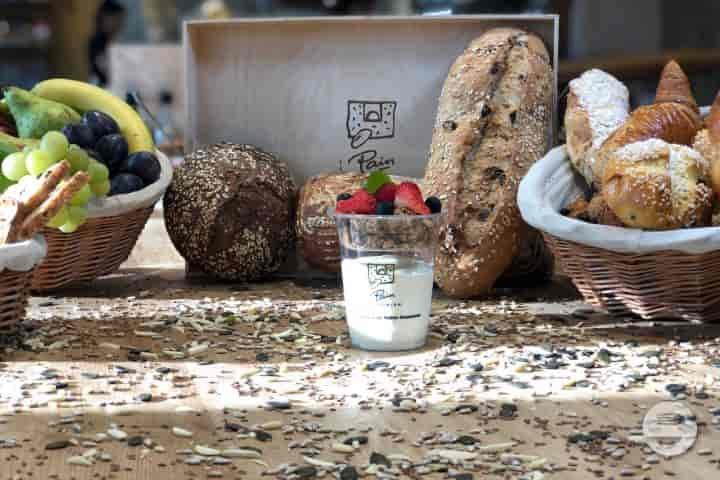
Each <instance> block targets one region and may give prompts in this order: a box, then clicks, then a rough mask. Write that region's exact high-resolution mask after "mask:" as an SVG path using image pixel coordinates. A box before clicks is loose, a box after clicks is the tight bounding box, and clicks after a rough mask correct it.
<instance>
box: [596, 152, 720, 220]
mask: <svg viewBox="0 0 720 480" xmlns="http://www.w3.org/2000/svg"><path fill="white" fill-rule="evenodd" d="M709 183H710V166H709V164H708V162H707V160H705V158H703V157H702V155H700V154H699V153H698V152H697V151H695V150H693V149H692V148H689V147H686V146H684V145H675V144H671V143H667V142H665V141H663V140H660V139H656V138H653V139H650V140H644V141H640V142H636V143H631V144H630V145H626V146H624V147H622V148H620V149H618V150H616V151H615V154H614V155H612V156H611V157H610V160H609V161H608V163H607V165H606V168H605V179H604V181H603V197H604V198H605V200H606V201H607V203H608V205H609V206H610V208H611V209H612V210H613V212H614V213H615V215H617V216H618V218H619V219H620V220H621V221H622V222H623V223H624V224H625V225H626V226H628V227H634V228H642V229H647V230H669V229H675V228H682V227H692V226H706V225H709V223H710V216H711V213H712V190H711V188H710V187H709Z"/></svg>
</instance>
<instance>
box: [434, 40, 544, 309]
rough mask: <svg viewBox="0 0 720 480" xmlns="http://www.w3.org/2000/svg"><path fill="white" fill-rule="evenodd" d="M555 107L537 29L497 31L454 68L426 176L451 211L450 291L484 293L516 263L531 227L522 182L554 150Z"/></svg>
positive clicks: (443, 236)
mask: <svg viewBox="0 0 720 480" xmlns="http://www.w3.org/2000/svg"><path fill="white" fill-rule="evenodd" d="M551 112H552V67H551V64H550V57H549V55H548V52H547V50H546V48H545V46H544V45H543V43H542V41H541V40H540V39H539V38H538V37H537V36H536V35H533V34H529V33H527V32H524V31H522V30H518V29H511V28H498V29H493V30H489V31H488V32H486V33H485V34H484V35H482V36H481V37H479V38H477V39H475V40H473V41H472V42H471V43H470V44H469V46H468V47H467V48H466V50H465V51H464V52H463V54H462V55H460V57H459V58H458V59H457V60H456V61H455V63H454V64H453V65H452V67H451V68H450V71H449V73H448V77H447V79H446V81H445V84H444V86H443V90H442V94H441V96H440V100H439V104H438V114H437V118H436V122H435V128H434V132H433V141H432V145H431V148H430V156H429V163H428V166H427V169H426V174H425V187H426V189H427V192H428V194H429V195H436V196H438V197H439V198H440V199H441V200H442V202H443V205H444V206H445V209H446V210H447V212H448V222H447V224H446V225H445V226H444V227H443V228H442V229H441V233H440V246H439V249H438V252H437V256H436V266H435V272H436V275H435V279H436V281H437V283H438V284H439V285H440V287H441V288H442V289H443V290H444V291H445V293H446V294H448V295H450V296H452V297H460V298H469V297H476V296H480V295H483V294H485V293H487V292H488V291H489V290H490V289H491V288H492V286H493V284H494V283H495V281H496V280H497V278H498V277H499V276H500V275H501V274H502V273H503V272H504V271H505V270H506V269H507V267H508V266H509V265H510V263H511V261H512V259H513V257H514V256H515V254H516V252H517V249H518V243H519V239H520V238H521V237H522V235H524V234H525V232H526V229H527V228H528V227H527V225H525V223H524V222H523V221H522V219H521V217H520V213H519V211H518V208H517V204H516V195H517V187H518V184H519V180H520V178H522V176H523V175H524V174H525V172H526V171H527V169H528V167H529V166H530V165H531V164H532V163H533V162H534V161H535V160H537V159H538V158H540V157H541V156H542V155H543V154H544V153H545V151H546V150H547V147H548V140H549V137H550V126H551V125H550V119H551Z"/></svg>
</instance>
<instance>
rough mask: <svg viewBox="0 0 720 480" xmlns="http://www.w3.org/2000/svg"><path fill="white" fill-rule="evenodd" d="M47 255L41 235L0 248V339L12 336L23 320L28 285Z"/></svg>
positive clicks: (45, 245)
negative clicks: (3, 336) (8, 335)
mask: <svg viewBox="0 0 720 480" xmlns="http://www.w3.org/2000/svg"><path fill="white" fill-rule="evenodd" d="M46 253H47V244H46V243H45V240H44V239H43V238H42V237H41V236H38V237H35V238H34V239H32V240H26V241H24V242H18V243H12V244H9V245H3V246H1V247H0V336H2V335H6V334H12V333H14V332H15V331H16V330H17V328H18V325H19V324H20V322H21V321H22V319H23V318H24V317H25V307H26V306H27V297H28V292H29V290H30V283H31V281H32V277H33V274H34V272H35V271H36V269H37V265H38V263H39V262H40V261H41V260H42V259H43V257H44V256H45V254H46Z"/></svg>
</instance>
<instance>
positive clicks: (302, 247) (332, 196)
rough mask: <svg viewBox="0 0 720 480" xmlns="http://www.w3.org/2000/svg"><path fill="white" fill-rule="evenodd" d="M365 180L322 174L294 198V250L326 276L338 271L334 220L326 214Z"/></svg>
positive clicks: (356, 176) (360, 175) (362, 176)
mask: <svg viewBox="0 0 720 480" xmlns="http://www.w3.org/2000/svg"><path fill="white" fill-rule="evenodd" d="M366 179H367V175H365V174H363V173H359V172H357V173H324V174H321V175H317V176H314V177H311V178H309V179H308V180H307V181H306V182H305V185H303V187H302V189H301V190H300V195H298V207H297V220H296V222H295V228H296V234H297V239H298V249H299V251H300V254H301V255H302V256H303V258H304V259H305V261H306V262H307V263H308V265H310V266H312V267H315V268H318V269H320V270H324V271H327V272H339V271H340V247H339V245H338V234H337V226H336V225H335V218H334V217H332V216H330V215H329V214H328V211H329V210H330V209H331V208H335V204H336V203H337V202H336V199H337V196H338V195H340V194H341V193H346V192H347V193H350V194H352V193H353V192H355V191H356V190H357V189H359V188H361V187H362V186H363V184H364V183H365V180H366Z"/></svg>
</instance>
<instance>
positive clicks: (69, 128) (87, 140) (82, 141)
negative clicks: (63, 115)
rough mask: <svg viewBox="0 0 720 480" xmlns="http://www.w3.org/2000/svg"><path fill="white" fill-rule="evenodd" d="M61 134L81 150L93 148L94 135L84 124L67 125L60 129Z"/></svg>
mask: <svg viewBox="0 0 720 480" xmlns="http://www.w3.org/2000/svg"><path fill="white" fill-rule="evenodd" d="M62 134H63V135H65V138H67V139H68V142H70V143H74V144H75V145H77V146H78V147H81V148H85V149H87V148H92V147H93V146H95V134H94V133H93V131H92V129H91V128H90V127H88V126H87V125H85V124H84V123H69V124H67V125H65V126H64V127H63V128H62Z"/></svg>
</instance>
